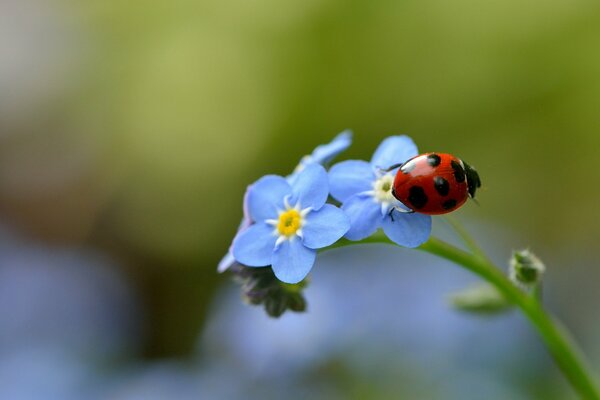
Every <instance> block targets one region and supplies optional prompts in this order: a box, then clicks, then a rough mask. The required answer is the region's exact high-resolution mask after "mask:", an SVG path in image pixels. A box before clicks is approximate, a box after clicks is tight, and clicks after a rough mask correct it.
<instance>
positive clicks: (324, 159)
mask: <svg viewBox="0 0 600 400" xmlns="http://www.w3.org/2000/svg"><path fill="white" fill-rule="evenodd" d="M351 144H352V131H351V130H349V129H347V130H345V131H343V132H341V133H340V134H338V135H337V136H336V137H335V138H333V140H332V141H331V142H329V143H327V144H322V145H320V146H317V147H316V148H315V150H314V151H313V152H312V154H311V155H310V156H309V157H308V158H307V160H306V161H307V162H314V163H317V164H321V165H327V164H329V163H330V162H331V161H332V160H333V159H334V158H335V157H336V156H337V155H338V154H340V153H341V152H342V151H344V150H346V149H347V148H348V147H350V145H351Z"/></svg>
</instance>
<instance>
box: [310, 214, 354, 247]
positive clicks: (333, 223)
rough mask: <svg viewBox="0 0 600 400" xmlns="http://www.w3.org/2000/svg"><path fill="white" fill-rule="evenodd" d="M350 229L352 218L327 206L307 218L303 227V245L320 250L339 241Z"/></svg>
mask: <svg viewBox="0 0 600 400" xmlns="http://www.w3.org/2000/svg"><path fill="white" fill-rule="evenodd" d="M348 229H350V218H349V217H348V216H347V215H346V214H345V213H344V212H343V211H342V210H340V209H339V208H337V207H335V206H332V205H331V204H325V205H324V206H323V207H321V209H320V210H319V211H314V212H311V213H309V214H308V215H307V216H306V224H305V225H303V226H302V234H303V237H304V239H303V243H304V245H305V246H306V247H308V248H311V249H320V248H321V247H326V246H329V245H331V244H333V243H335V242H337V241H338V239H340V238H341V237H342V236H344V234H345V233H346V232H348Z"/></svg>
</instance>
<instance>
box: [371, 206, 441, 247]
mask: <svg viewBox="0 0 600 400" xmlns="http://www.w3.org/2000/svg"><path fill="white" fill-rule="evenodd" d="M392 217H393V221H392ZM392 217H389V216H388V217H386V218H385V219H384V220H383V224H382V226H383V231H384V232H385V234H386V235H387V237H389V238H390V239H392V241H393V242H394V243H397V244H399V245H400V246H404V247H418V246H420V245H422V244H423V243H425V242H426V241H427V239H429V235H430V234H431V217H430V216H429V215H425V214H418V213H415V214H406V213H400V212H398V211H394V212H393V213H392Z"/></svg>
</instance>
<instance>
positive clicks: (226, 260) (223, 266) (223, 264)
mask: <svg viewBox="0 0 600 400" xmlns="http://www.w3.org/2000/svg"><path fill="white" fill-rule="evenodd" d="M234 263H235V258H234V257H233V254H231V252H230V251H228V252H227V254H225V256H224V257H223V258H222V259H221V261H219V265H218V266H217V272H225V271H227V270H228V269H229V267H231V266H232V265H233V264H234Z"/></svg>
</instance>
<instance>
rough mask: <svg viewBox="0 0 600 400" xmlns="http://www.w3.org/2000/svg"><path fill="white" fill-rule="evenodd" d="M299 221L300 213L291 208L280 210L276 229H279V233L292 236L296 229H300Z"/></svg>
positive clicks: (300, 220)
mask: <svg viewBox="0 0 600 400" xmlns="http://www.w3.org/2000/svg"><path fill="white" fill-rule="evenodd" d="M301 223H302V218H301V216H300V213H299V212H298V211H297V210H295V209H293V208H292V209H289V210H287V211H284V212H282V213H281V214H280V215H279V223H278V224H277V230H278V231H279V234H280V235H283V236H292V235H294V234H295V233H296V232H297V231H298V229H300V225H301Z"/></svg>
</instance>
